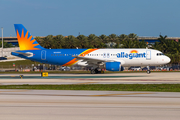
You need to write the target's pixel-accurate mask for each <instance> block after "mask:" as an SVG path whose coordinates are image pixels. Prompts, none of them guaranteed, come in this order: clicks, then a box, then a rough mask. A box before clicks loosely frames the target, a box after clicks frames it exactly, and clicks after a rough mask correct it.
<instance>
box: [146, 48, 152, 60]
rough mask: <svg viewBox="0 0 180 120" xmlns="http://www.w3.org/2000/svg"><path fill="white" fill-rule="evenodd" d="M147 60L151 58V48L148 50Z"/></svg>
mask: <svg viewBox="0 0 180 120" xmlns="http://www.w3.org/2000/svg"><path fill="white" fill-rule="evenodd" d="M146 60H151V50H146Z"/></svg>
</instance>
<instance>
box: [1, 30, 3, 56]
mask: <svg viewBox="0 0 180 120" xmlns="http://www.w3.org/2000/svg"><path fill="white" fill-rule="evenodd" d="M1 30H2V57H3V27H1Z"/></svg>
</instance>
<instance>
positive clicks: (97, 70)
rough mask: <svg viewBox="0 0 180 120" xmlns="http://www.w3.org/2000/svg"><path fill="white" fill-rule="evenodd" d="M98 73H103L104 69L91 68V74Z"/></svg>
mask: <svg viewBox="0 0 180 120" xmlns="http://www.w3.org/2000/svg"><path fill="white" fill-rule="evenodd" d="M100 73H104V71H103V70H102V69H100V68H96V69H91V74H100Z"/></svg>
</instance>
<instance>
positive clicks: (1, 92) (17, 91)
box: [0, 90, 29, 93]
mask: <svg viewBox="0 0 180 120" xmlns="http://www.w3.org/2000/svg"><path fill="white" fill-rule="evenodd" d="M27 91H29V90H13V91H0V93H3V92H27Z"/></svg>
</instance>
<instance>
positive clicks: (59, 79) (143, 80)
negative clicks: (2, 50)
mask: <svg viewBox="0 0 180 120" xmlns="http://www.w3.org/2000/svg"><path fill="white" fill-rule="evenodd" d="M19 75H22V74H19ZM19 75H18V74H1V75H0V85H16V84H18V85H20V84H30V85H34V84H162V83H170V84H177V83H178V84H179V83H180V72H153V73H151V74H146V73H114V74H93V75H92V74H49V77H41V75H40V74H23V76H24V77H23V78H22V79H21V78H20V77H19Z"/></svg>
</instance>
